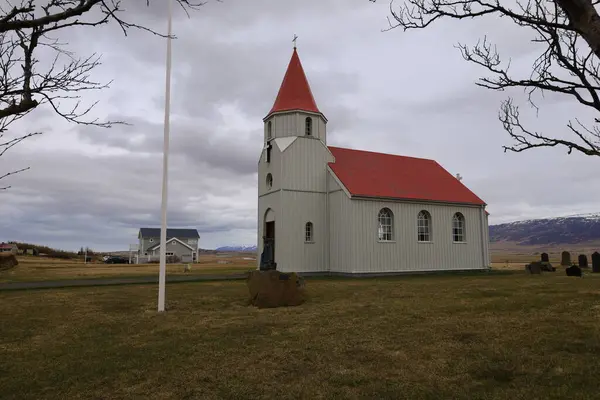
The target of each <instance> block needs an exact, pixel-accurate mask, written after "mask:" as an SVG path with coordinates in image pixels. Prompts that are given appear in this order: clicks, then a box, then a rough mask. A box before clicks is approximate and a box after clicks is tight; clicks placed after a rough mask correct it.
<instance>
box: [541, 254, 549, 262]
mask: <svg viewBox="0 0 600 400" xmlns="http://www.w3.org/2000/svg"><path fill="white" fill-rule="evenodd" d="M542 262H550V258H549V257H548V253H542Z"/></svg>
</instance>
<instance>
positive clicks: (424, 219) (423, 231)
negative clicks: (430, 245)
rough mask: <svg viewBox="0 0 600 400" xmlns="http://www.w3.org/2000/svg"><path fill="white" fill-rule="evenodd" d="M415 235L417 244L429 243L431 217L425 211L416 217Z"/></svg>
mask: <svg viewBox="0 0 600 400" xmlns="http://www.w3.org/2000/svg"><path fill="white" fill-rule="evenodd" d="M417 235H418V240H419V242H431V215H430V214H429V213H428V212H427V211H425V210H423V211H421V212H420V213H419V215H418V216H417Z"/></svg>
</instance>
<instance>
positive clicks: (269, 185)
mask: <svg viewBox="0 0 600 400" xmlns="http://www.w3.org/2000/svg"><path fill="white" fill-rule="evenodd" d="M266 184H267V189H269V190H270V189H272V188H273V175H271V173H268V174H267V178H266Z"/></svg>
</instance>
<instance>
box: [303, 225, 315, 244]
mask: <svg viewBox="0 0 600 400" xmlns="http://www.w3.org/2000/svg"><path fill="white" fill-rule="evenodd" d="M304 241H305V242H312V241H313V224H312V222H307V223H306V225H305V226H304Z"/></svg>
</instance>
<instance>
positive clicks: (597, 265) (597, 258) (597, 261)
mask: <svg viewBox="0 0 600 400" xmlns="http://www.w3.org/2000/svg"><path fill="white" fill-rule="evenodd" d="M592 272H597V273H600V253H598V252H597V251H596V252H595V253H594V254H592Z"/></svg>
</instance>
